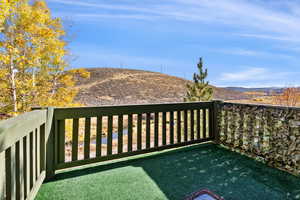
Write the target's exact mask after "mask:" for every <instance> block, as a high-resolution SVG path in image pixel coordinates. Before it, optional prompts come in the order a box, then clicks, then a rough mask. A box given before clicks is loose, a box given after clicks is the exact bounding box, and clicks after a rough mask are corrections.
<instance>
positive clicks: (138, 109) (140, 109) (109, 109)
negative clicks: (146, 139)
mask: <svg viewBox="0 0 300 200" xmlns="http://www.w3.org/2000/svg"><path fill="white" fill-rule="evenodd" d="M212 105H213V104H212V102H191V103H164V104H139V105H115V106H100V107H73V108H55V119H56V120H60V119H68V118H81V117H96V116H99V115H119V114H125V115H126V114H139V113H154V112H168V111H179V110H188V109H201V108H211V107H212Z"/></svg>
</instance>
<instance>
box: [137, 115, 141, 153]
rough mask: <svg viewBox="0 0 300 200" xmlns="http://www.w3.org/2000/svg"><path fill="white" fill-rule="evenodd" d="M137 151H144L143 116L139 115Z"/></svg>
mask: <svg viewBox="0 0 300 200" xmlns="http://www.w3.org/2000/svg"><path fill="white" fill-rule="evenodd" d="M137 123H138V124H137V149H138V150H141V149H142V114H138V120H137Z"/></svg>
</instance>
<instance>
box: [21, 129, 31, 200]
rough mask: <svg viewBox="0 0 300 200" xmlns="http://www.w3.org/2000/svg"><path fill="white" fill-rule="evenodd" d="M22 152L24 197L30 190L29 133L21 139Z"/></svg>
mask: <svg viewBox="0 0 300 200" xmlns="http://www.w3.org/2000/svg"><path fill="white" fill-rule="evenodd" d="M23 150H24V151H23V154H24V194H25V197H27V195H28V194H29V192H30V163H31V161H30V134H29V135H27V136H26V137H24V139H23Z"/></svg>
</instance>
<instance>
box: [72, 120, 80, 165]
mask: <svg viewBox="0 0 300 200" xmlns="http://www.w3.org/2000/svg"><path fill="white" fill-rule="evenodd" d="M78 134H79V119H78V118H76V119H73V128H72V161H76V160H78Z"/></svg>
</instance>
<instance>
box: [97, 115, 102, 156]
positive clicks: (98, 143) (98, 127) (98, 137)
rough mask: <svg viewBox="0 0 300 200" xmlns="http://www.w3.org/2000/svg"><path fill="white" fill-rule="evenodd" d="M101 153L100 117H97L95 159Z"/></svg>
mask: <svg viewBox="0 0 300 200" xmlns="http://www.w3.org/2000/svg"><path fill="white" fill-rule="evenodd" d="M101 152H102V116H101V115H99V116H98V117H97V133H96V157H100V156H101Z"/></svg>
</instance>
